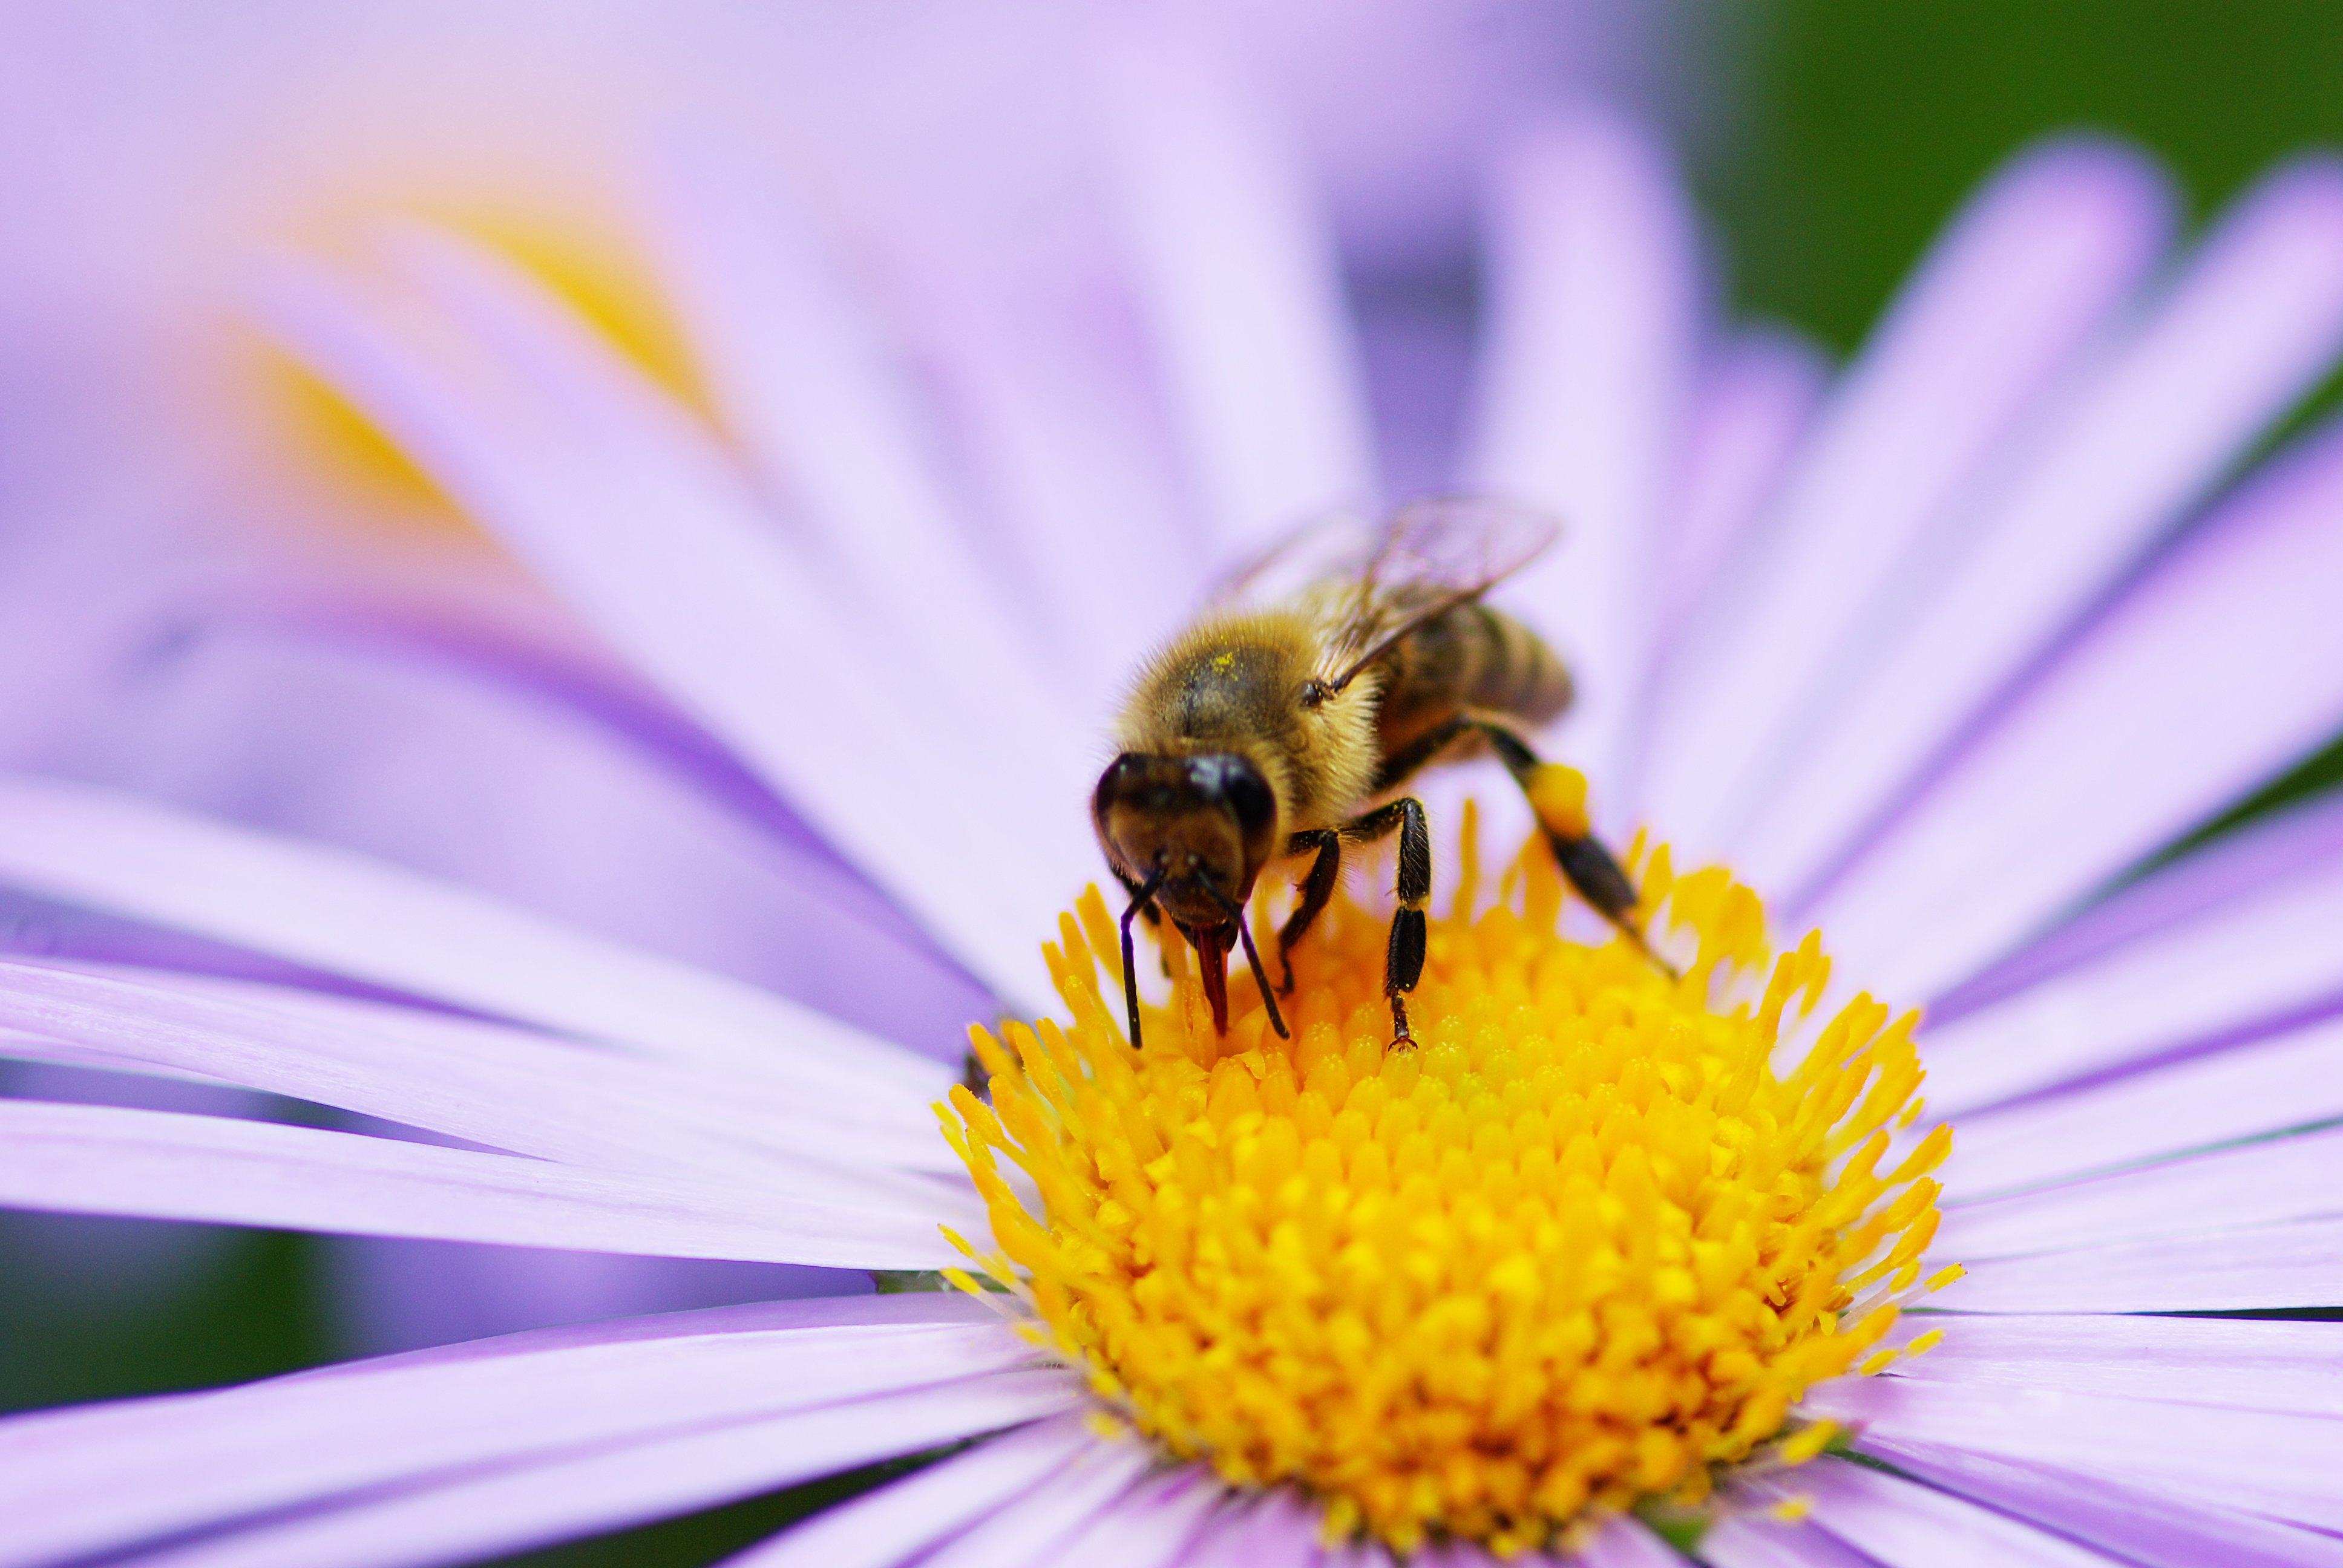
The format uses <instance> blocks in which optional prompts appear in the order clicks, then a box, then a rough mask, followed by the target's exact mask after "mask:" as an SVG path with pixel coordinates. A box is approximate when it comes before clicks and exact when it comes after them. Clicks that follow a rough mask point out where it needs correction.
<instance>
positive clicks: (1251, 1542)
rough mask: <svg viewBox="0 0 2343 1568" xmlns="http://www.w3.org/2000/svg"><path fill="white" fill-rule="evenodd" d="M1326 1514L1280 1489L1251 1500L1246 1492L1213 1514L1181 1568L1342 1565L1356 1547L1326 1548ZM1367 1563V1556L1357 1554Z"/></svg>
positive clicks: (1264, 1567)
mask: <svg viewBox="0 0 2343 1568" xmlns="http://www.w3.org/2000/svg"><path fill="white" fill-rule="evenodd" d="M1319 1523H1320V1515H1319V1513H1318V1511H1317V1510H1316V1509H1314V1508H1312V1507H1310V1506H1309V1505H1308V1504H1306V1503H1302V1502H1301V1501H1300V1500H1299V1499H1298V1498H1297V1497H1296V1496H1295V1495H1294V1493H1292V1491H1290V1490H1288V1489H1286V1488H1282V1487H1281V1488H1279V1489H1277V1490H1276V1491H1273V1492H1271V1493H1266V1494H1262V1495H1256V1496H1251V1497H1248V1496H1246V1495H1245V1494H1243V1493H1238V1494H1237V1495H1235V1496H1234V1497H1232V1498H1231V1499H1230V1501H1229V1503H1228V1504H1227V1506H1225V1507H1223V1508H1222V1509H1221V1510H1220V1512H1218V1513H1215V1514H1213V1515H1212V1518H1211V1519H1209V1520H1207V1521H1206V1522H1205V1523H1204V1528H1203V1529H1202V1532H1201V1533H1198V1535H1197V1537H1196V1539H1195V1540H1193V1541H1192V1542H1190V1543H1189V1544H1188V1550H1187V1551H1186V1552H1185V1553H1182V1555H1181V1558H1180V1568H1268V1565H1271V1564H1279V1565H1282V1564H1288V1563H1311V1564H1315V1565H1318V1568H1328V1565H1332V1564H1339V1563H1342V1562H1343V1561H1344V1559H1345V1554H1346V1553H1349V1552H1350V1551H1351V1549H1350V1548H1335V1547H1329V1548H1321V1547H1320V1546H1319V1543H1318V1538H1319ZM1357 1554H1358V1555H1359V1556H1360V1557H1361V1558H1362V1560H1364V1558H1365V1553H1363V1552H1362V1553H1357Z"/></svg>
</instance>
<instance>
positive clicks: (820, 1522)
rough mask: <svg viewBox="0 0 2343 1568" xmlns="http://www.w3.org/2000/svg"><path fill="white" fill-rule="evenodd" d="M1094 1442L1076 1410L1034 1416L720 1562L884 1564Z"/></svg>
mask: <svg viewBox="0 0 2343 1568" xmlns="http://www.w3.org/2000/svg"><path fill="white" fill-rule="evenodd" d="M1097 1442H1098V1434H1097V1433H1096V1432H1092V1431H1091V1429H1090V1425H1089V1423H1088V1422H1086V1421H1084V1420H1082V1419H1081V1418H1080V1417H1075V1416H1067V1417H1061V1418H1059V1419H1057V1420H1054V1421H1040V1422H1034V1423H1033V1424H1032V1425H1031V1426H1027V1427H1022V1428H1021V1429H1019V1430H1018V1431H1016V1432H1010V1433H1008V1434H1007V1435H1005V1436H1002V1437H997V1438H995V1439H993V1440H992V1441H991V1442H986V1443H980V1444H979V1445H977V1446H976V1447H974V1448H971V1449H970V1450H968V1451H967V1452H962V1453H956V1454H954V1455H952V1456H951V1457H950V1458H949V1459H946V1460H942V1461H940V1462H937V1463H935V1464H931V1465H930V1466H928V1467H927V1468H926V1469H925V1470H921V1471H918V1472H916V1473H913V1474H910V1475H908V1476H905V1477H904V1478H903V1479H902V1480H900V1481H897V1482H892V1483H889V1484H888V1485H885V1486H881V1487H880V1488H878V1489H876V1490H875V1491H871V1492H866V1493H863V1494H862V1495H861V1496H860V1497H857V1498H854V1499H851V1500H850V1501H849V1502H846V1503H840V1504H839V1505H838V1506H837V1507H835V1508H826V1509H824V1510H822V1512H820V1513H817V1514H815V1515H814V1516H813V1517H812V1518H811V1519H809V1520H807V1521H806V1522H805V1523H802V1524H799V1525H796V1526H794V1527H793V1528H791V1529H789V1530H788V1531H786V1532H784V1533H781V1534H779V1535H777V1536H775V1537H774V1538H773V1539H771V1540H770V1541H767V1542H764V1543H761V1544H759V1545H756V1546H752V1547H750V1548H749V1550H748V1551H746V1552H743V1553H740V1554H739V1555H738V1556H736V1557H728V1558H726V1559H725V1560H724V1563H722V1565H721V1568H889V1565H890V1564H892V1563H901V1562H905V1561H907V1560H909V1559H910V1558H911V1557H913V1556H916V1555H917V1554H918V1553H920V1552H921V1551H922V1550H924V1549H925V1548H927V1547H929V1546H930V1545H932V1544H934V1543H936V1542H938V1541H940V1540H942V1539H943V1538H944V1537H946V1536H948V1535H951V1534H954V1533H958V1532H959V1531H960V1530H961V1529H963V1528H965V1527H966V1526H968V1525H969V1524H970V1523H973V1522H974V1521H976V1520H978V1519H980V1518H982V1517H983V1516H984V1515H985V1514H987V1513H991V1512H992V1511H994V1510H995V1509H997V1508H1000V1507H1001V1505H1003V1504H1004V1503H1008V1502H1009V1501H1010V1499H1011V1498H1013V1497H1016V1496H1019V1495H1021V1493H1024V1492H1025V1491H1027V1490H1028V1489H1030V1488H1031V1487H1032V1486H1035V1485H1037V1484H1039V1483H1041V1482H1042V1481H1044V1480H1046V1479H1047V1478H1048V1477H1049V1476H1051V1475H1052V1474H1054V1473H1056V1472H1058V1471H1059V1470H1061V1469H1063V1468H1064V1467H1065V1465H1066V1464H1067V1463H1068V1462H1070V1461H1071V1459H1072V1458H1073V1456H1074V1455H1075V1454H1076V1453H1078V1452H1082V1451H1084V1450H1086V1449H1089V1448H1091V1447H1093V1446H1095V1445H1096V1443H1097Z"/></svg>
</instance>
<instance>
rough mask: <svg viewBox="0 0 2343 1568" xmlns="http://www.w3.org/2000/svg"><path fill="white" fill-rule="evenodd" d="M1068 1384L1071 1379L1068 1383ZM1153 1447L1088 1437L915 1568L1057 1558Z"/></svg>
mask: <svg viewBox="0 0 2343 1568" xmlns="http://www.w3.org/2000/svg"><path fill="white" fill-rule="evenodd" d="M1070 1381H1071V1380H1070ZM1155 1458H1156V1452H1155V1449H1154V1447H1153V1446H1152V1445H1151V1444H1150V1443H1146V1442H1141V1441H1140V1440H1138V1439H1137V1438H1135V1437H1132V1438H1124V1439H1121V1440H1120V1441H1113V1442H1109V1441H1103V1440H1100V1439H1098V1438H1096V1437H1093V1439H1092V1440H1091V1443H1090V1445H1089V1446H1088V1447H1086V1448H1082V1449H1080V1450H1077V1451H1076V1452H1075V1453H1074V1454H1073V1456H1072V1457H1071V1459H1069V1460H1068V1461H1067V1462H1065V1463H1064V1464H1063V1465H1061V1466H1060V1467H1059V1468H1058V1469H1056V1470H1054V1471H1051V1473H1049V1474H1048V1475H1046V1476H1044V1477H1043V1478H1042V1479H1041V1480H1040V1481H1038V1482H1036V1483H1034V1484H1033V1485H1031V1486H1030V1487H1028V1488H1027V1489H1026V1490H1025V1491H1023V1492H1021V1493H1019V1494H1018V1495H1017V1496H1015V1497H1013V1498H1011V1499H1010V1501H1009V1502H1008V1503H1007V1505H1006V1506H1004V1507H1001V1508H999V1509H996V1510H995V1511H994V1512H992V1513H988V1514H986V1515H985V1516H984V1517H983V1518H982V1519H980V1520H978V1521H977V1522H976V1523H974V1524H971V1525H970V1526H969V1527H968V1528H967V1529H966V1530H963V1531H961V1532H960V1533H959V1534H957V1535H954V1536H952V1537H951V1538H950V1539H949V1540H947V1541H945V1542H943V1543H941V1544H940V1545H938V1546H936V1547H935V1548H934V1549H933V1550H932V1551H930V1553H928V1554H927V1555H926V1556H924V1557H922V1558H920V1568H996V1565H998V1568H1024V1565H1025V1564H1027V1563H1047V1562H1052V1561H1057V1560H1058V1557H1057V1553H1058V1550H1059V1548H1060V1547H1061V1546H1062V1545H1063V1544H1065V1543H1067V1542H1068V1541H1069V1540H1070V1539H1071V1537H1072V1536H1073V1535H1074V1534H1075V1533H1077V1532H1079V1531H1081V1529H1083V1528H1084V1527H1086V1526H1087V1525H1088V1524H1089V1523H1090V1522H1091V1520H1092V1519H1093V1518H1095V1517H1096V1516H1098V1515H1099V1514H1100V1513H1101V1512H1102V1511H1104V1510H1106V1509H1108V1508H1110V1507H1111V1506H1112V1505H1113V1504H1114V1503H1115V1502H1116V1500H1117V1499H1119V1498H1121V1497H1122V1496H1123V1495H1124V1494H1125V1493H1129V1492H1130V1491H1131V1487H1132V1485H1133V1484H1134V1483H1137V1482H1138V1480H1139V1478H1140V1477H1141V1476H1142V1475H1144V1474H1146V1473H1147V1469H1148V1466H1150V1465H1151V1464H1152V1463H1154V1462H1155Z"/></svg>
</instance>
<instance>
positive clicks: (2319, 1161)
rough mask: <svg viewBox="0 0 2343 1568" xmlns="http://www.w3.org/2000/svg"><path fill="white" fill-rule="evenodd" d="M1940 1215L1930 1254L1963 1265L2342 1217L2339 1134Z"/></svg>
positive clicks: (2342, 1136)
mask: <svg viewBox="0 0 2343 1568" xmlns="http://www.w3.org/2000/svg"><path fill="white" fill-rule="evenodd" d="M2270 1114H2272V1115H2278V1116H2286V1115H2288V1114H2289V1113H2288V1111H2283V1110H2279V1111H2272V1112H2270ZM1944 1215H1945V1221H1944V1223H1943V1225H1941V1226H1940V1227H1939V1228H1938V1229H1937V1231H1936V1241H1935V1242H1934V1243H1933V1246H1934V1250H1935V1251H1937V1252H1939V1253H1940V1254H1942V1255H1943V1256H1945V1257H1947V1258H1958V1259H1960V1260H1961V1261H1963V1262H1974V1261H1976V1260H1977V1259H1980V1258H2008V1257H2019V1256H2024V1255H2026V1254H2027V1253H2033V1252H2051V1251H2062V1250H2064V1249H2066V1248H2070V1247H2088V1246H2097V1245H2100V1244H2103V1243H2106V1242H2109V1241H2147V1240H2151V1239H2154V1238H2157V1237H2173V1236H2187V1235H2201V1234H2204V1233H2207V1232H2209V1231H2227V1230H2236V1229H2239V1228H2242V1227H2245V1226H2252V1225H2270V1224H2277V1223H2280V1222H2282V1221H2289V1220H2315V1219H2325V1218H2328V1217H2330V1216H2335V1215H2343V1130H2333V1131H2325V1132H2308V1133H2304V1134H2302V1135H2300V1136H2298V1137H2292V1138H2273V1139H2270V1140H2268V1141H2265V1142H2260V1143H2248V1144H2247V1145H2246V1146H2245V1147H2243V1148H2241V1149H2225V1150H2221V1151H2218V1152H2216V1153H2212V1154H2200V1155H2198V1156H2197V1157H2196V1158H2195V1159H2193V1160H2175V1161H2170V1162H2168V1163H2166V1164H2161V1165H2151V1166H2149V1167H2148V1168H2147V1169H2146V1170H2144V1171H2124V1172H2122V1173H2120V1174H2117V1175H2113V1176H2101V1177H2097V1178H2096V1179H2095V1180H2092V1181H2077V1182H2073V1183H2071V1184H2069V1185H2066V1186H2063V1187H2051V1188H2046V1189H2043V1190H2040V1191H2032V1192H2023V1193H2019V1194H2017V1195H2016V1196H2014V1197H2008V1198H1996V1199H1993V1200H1991V1201H1986V1202H1982V1203H1963V1204H1958V1205H1956V1206H1954V1207H1950V1208H1947V1209H1946V1210H1945V1211H1944Z"/></svg>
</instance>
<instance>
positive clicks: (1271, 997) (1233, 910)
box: [1204, 881, 1293, 1040]
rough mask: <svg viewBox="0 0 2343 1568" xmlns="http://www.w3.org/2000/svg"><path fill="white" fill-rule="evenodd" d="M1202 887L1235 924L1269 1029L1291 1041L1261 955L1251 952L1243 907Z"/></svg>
mask: <svg viewBox="0 0 2343 1568" xmlns="http://www.w3.org/2000/svg"><path fill="white" fill-rule="evenodd" d="M1204 887H1205V888H1206V890H1209V891H1210V892H1211V893H1212V897H1213V898H1215V899H1217V900H1220V905H1221V908H1222V909H1224V910H1228V912H1229V919H1231V920H1234V921H1235V922H1236V923H1237V940H1239V941H1241V942H1242V943H1243V944H1244V950H1245V962H1247V963H1249V964H1251V965H1252V983H1253V984H1254V985H1255V986H1256V987H1258V988H1259V989H1260V990H1261V1004H1262V1006H1263V1007H1264V1008H1267V1009H1268V1010H1269V1026H1270V1028H1272V1029H1273V1030H1277V1038H1278V1039H1280V1040H1292V1038H1293V1037H1292V1035H1291V1034H1288V1033H1287V1032H1286V1030H1285V1020H1284V1019H1283V1018H1282V1017H1280V1016H1279V1014H1278V1010H1277V993H1276V992H1275V991H1273V990H1270V987H1269V975H1268V973H1267V971H1265V970H1262V967H1261V954H1260V953H1258V952H1256V951H1254V950H1253V945H1252V927H1251V926H1248V925H1246V924H1245V918H1244V906H1243V905H1242V904H1240V903H1238V902H1237V901H1236V900H1234V899H1232V898H1230V897H1229V896H1228V895H1227V894H1226V893H1224V892H1222V891H1221V890H1220V889H1218V888H1215V887H1213V886H1212V883H1211V882H1210V881H1205V882H1204Z"/></svg>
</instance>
